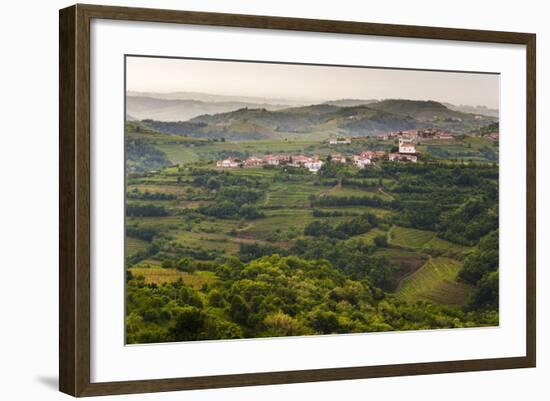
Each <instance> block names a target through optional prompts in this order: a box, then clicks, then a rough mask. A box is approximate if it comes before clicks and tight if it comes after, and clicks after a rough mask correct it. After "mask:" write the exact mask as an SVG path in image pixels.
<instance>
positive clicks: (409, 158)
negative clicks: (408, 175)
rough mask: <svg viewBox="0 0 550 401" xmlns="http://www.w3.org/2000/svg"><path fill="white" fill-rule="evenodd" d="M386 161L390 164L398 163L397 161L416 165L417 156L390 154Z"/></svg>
mask: <svg viewBox="0 0 550 401" xmlns="http://www.w3.org/2000/svg"><path fill="white" fill-rule="evenodd" d="M388 159H389V161H391V162H399V161H408V162H413V163H416V162H417V161H418V156H417V155H416V153H415V154H409V153H390V154H389V155H388Z"/></svg>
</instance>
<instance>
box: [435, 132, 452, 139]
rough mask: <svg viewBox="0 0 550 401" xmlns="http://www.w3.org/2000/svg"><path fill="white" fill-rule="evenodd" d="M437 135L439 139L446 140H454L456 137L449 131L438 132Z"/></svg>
mask: <svg viewBox="0 0 550 401" xmlns="http://www.w3.org/2000/svg"><path fill="white" fill-rule="evenodd" d="M435 137H436V138H437V139H444V140H453V139H454V137H453V136H452V135H451V134H449V133H448V132H438V133H437V134H436V135H435Z"/></svg>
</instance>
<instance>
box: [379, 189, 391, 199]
mask: <svg viewBox="0 0 550 401" xmlns="http://www.w3.org/2000/svg"><path fill="white" fill-rule="evenodd" d="M378 192H380V193H381V194H382V195H386V196H387V197H389V198H390V199H392V200H393V196H392V195H390V194H389V193H387V192H386V191H384V190H383V189H382V188H378Z"/></svg>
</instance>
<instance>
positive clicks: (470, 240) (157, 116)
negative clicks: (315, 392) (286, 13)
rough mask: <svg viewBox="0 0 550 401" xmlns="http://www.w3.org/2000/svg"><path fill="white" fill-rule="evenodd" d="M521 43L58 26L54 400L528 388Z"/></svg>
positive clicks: (530, 154)
mask: <svg viewBox="0 0 550 401" xmlns="http://www.w3.org/2000/svg"><path fill="white" fill-rule="evenodd" d="M535 112H536V109H535V35H534V34H528V33H511V32H494V31H477V30H464V29H449V28H432V27H418V26H402V25H384V24H370V23H359V22H344V21H323V20H308V19H294V18H281V17H265V16H251V15H231V14H216V13H201V12H187V11H168V10H153V9H135V8H121V7H105V6H94V5H75V6H72V7H69V8H66V9H63V10H61V11H60V390H61V391H63V392H65V393H68V394H71V395H74V396H91V395H104V394H121V393H139V392H154V391H172V390H185V389H202V388H219V387H232V386H248V385H262V384H279V383H296V382H311V381H323V380H342V379H360V378H374V377H385V376H398V375H418V374H431V373H441V372H462V371H478V370H489V369H510V368H526V367H534V366H535V360H536V358H535V355H536V351H535V350H536V348H535V343H536V342H535V332H536V316H535V298H536V296H535V206H536V205H535Z"/></svg>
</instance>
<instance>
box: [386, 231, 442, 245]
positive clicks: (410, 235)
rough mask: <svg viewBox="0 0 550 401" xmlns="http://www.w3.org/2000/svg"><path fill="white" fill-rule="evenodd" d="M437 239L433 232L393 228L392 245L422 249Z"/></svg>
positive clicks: (391, 233) (391, 232) (391, 234)
mask: <svg viewBox="0 0 550 401" xmlns="http://www.w3.org/2000/svg"><path fill="white" fill-rule="evenodd" d="M434 237H435V233H434V232H432V231H425V230H417V229H414V228H405V227H398V226H395V227H392V229H391V231H390V243H391V244H393V245H397V246H401V247H404V248H422V246H424V245H425V244H427V243H428V242H429V241H431V240H432V239H433V238H434Z"/></svg>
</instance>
